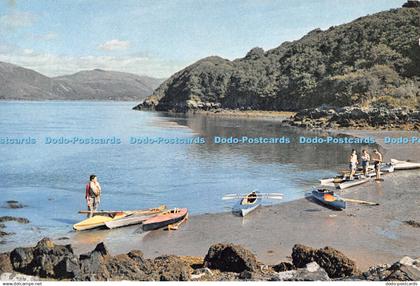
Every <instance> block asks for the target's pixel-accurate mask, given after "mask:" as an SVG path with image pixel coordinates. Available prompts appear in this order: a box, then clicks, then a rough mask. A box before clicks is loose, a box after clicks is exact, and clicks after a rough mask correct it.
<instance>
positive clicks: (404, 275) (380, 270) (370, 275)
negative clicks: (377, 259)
mask: <svg viewBox="0 0 420 286" xmlns="http://www.w3.org/2000/svg"><path fill="white" fill-rule="evenodd" d="M418 262H419V260H418V259H417V260H415V259H412V258H410V257H408V256H406V257H403V258H402V259H401V260H400V261H398V262H395V263H394V264H392V265H391V266H390V265H388V264H384V265H378V266H375V267H371V268H369V270H368V271H366V272H364V273H363V274H362V277H363V278H364V279H366V280H370V281H419V280H420V267H419V266H418V265H419V264H418Z"/></svg>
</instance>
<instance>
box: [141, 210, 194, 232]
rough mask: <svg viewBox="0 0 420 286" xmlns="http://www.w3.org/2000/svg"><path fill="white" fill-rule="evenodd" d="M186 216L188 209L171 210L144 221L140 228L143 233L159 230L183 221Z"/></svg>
mask: <svg viewBox="0 0 420 286" xmlns="http://www.w3.org/2000/svg"><path fill="white" fill-rule="evenodd" d="M187 214H188V209H186V208H182V209H171V210H168V211H166V212H163V213H161V214H157V215H156V216H154V217H152V218H149V219H147V220H145V221H144V222H143V225H142V228H143V230H144V231H148V230H154V229H159V228H162V227H165V226H168V225H170V224H174V223H177V222H179V221H181V220H183V219H184V218H185V217H186V216H187Z"/></svg>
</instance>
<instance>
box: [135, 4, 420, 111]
mask: <svg viewBox="0 0 420 286" xmlns="http://www.w3.org/2000/svg"><path fill="white" fill-rule="evenodd" d="M280 28H281V27H279V29H280ZM419 35H420V8H418V7H417V8H400V9H393V10H389V11H384V12H380V13H377V14H374V15H369V16H366V17H362V18H359V19H357V20H355V21H353V22H350V23H348V24H343V25H340V26H336V27H331V28H329V29H328V30H326V31H321V30H320V29H316V30H313V31H311V32H309V33H308V34H307V35H306V36H304V37H303V38H301V39H300V40H297V41H294V42H285V43H283V44H281V45H280V46H279V47H277V48H274V49H272V50H269V51H263V50H262V49H261V48H254V49H252V50H251V51H249V52H248V54H247V55H246V56H245V57H244V58H241V59H237V60H233V61H229V60H226V59H223V58H220V57H208V58H205V59H202V60H200V61H198V62H196V63H194V64H192V65H191V66H188V67H187V68H185V69H183V70H181V71H179V72H177V73H176V74H174V75H173V76H171V77H170V78H169V79H168V80H166V81H165V82H164V83H163V84H162V85H161V86H160V87H159V88H158V89H156V90H155V92H154V93H153V95H152V96H150V97H148V98H147V99H146V100H145V101H143V102H142V103H141V104H139V105H138V106H136V107H135V109H156V110H162V111H168V110H171V111H178V112H185V111H187V110H197V109H215V108H224V109H237V108H239V109H253V110H290V111H297V110H301V109H304V108H313V107H317V106H321V105H325V104H328V105H332V106H337V107H342V106H349V105H354V104H358V105H361V106H376V105H380V106H388V107H397V106H406V107H411V108H418V99H419V97H420V64H419V63H420V47H419V45H418V37H419Z"/></svg>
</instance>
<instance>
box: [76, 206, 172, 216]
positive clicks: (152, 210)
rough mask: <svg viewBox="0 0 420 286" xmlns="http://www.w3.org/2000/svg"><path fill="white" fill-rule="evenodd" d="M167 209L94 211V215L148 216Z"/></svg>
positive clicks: (86, 212)
mask: <svg viewBox="0 0 420 286" xmlns="http://www.w3.org/2000/svg"><path fill="white" fill-rule="evenodd" d="M165 209H166V206H165V205H161V206H159V207H157V208H151V209H145V210H131V211H103V210H102V211H94V212H92V214H94V215H99V214H115V213H125V214H147V213H155V212H161V211H163V210H165ZM90 213H91V212H90V211H88V210H83V211H79V214H90Z"/></svg>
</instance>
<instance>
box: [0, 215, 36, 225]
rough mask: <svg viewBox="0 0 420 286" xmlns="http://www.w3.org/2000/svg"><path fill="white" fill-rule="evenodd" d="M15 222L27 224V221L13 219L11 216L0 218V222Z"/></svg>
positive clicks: (17, 218)
mask: <svg viewBox="0 0 420 286" xmlns="http://www.w3.org/2000/svg"><path fill="white" fill-rule="evenodd" d="M8 221H16V222H18V223H22V224H27V223H29V220H28V219H27V218H24V217H13V216H2V217H0V222H8Z"/></svg>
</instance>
